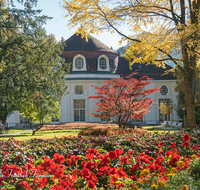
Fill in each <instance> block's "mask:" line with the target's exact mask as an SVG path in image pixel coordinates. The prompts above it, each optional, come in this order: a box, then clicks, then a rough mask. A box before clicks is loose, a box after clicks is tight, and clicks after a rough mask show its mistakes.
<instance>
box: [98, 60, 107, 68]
mask: <svg viewBox="0 0 200 190" xmlns="http://www.w3.org/2000/svg"><path fill="white" fill-rule="evenodd" d="M99 67H100V68H101V69H102V70H105V69H106V68H107V65H106V59H105V58H104V57H102V58H101V59H100V60H99Z"/></svg>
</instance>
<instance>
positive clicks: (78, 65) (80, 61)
mask: <svg viewBox="0 0 200 190" xmlns="http://www.w3.org/2000/svg"><path fill="white" fill-rule="evenodd" d="M86 70H87V69H86V59H85V57H84V56H83V55H80V54H78V55H76V56H75V57H74V59H73V68H72V71H86Z"/></svg>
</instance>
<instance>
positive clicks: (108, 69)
mask: <svg viewBox="0 0 200 190" xmlns="http://www.w3.org/2000/svg"><path fill="white" fill-rule="evenodd" d="M101 58H104V59H105V60H106V69H101V67H100V59H101ZM97 71H110V65H109V59H108V57H107V56H106V55H100V56H99V57H98V65H97Z"/></svg>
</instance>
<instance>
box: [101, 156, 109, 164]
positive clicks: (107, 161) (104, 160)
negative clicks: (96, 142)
mask: <svg viewBox="0 0 200 190" xmlns="http://www.w3.org/2000/svg"><path fill="white" fill-rule="evenodd" d="M101 156H102V157H101V159H100V165H102V166H106V165H108V164H109V163H110V160H109V159H108V156H107V154H103V155H101Z"/></svg>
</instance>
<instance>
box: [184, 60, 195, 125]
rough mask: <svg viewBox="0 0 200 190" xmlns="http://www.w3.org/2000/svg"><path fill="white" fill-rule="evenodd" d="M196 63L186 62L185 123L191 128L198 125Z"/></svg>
mask: <svg viewBox="0 0 200 190" xmlns="http://www.w3.org/2000/svg"><path fill="white" fill-rule="evenodd" d="M193 64H194V63H193V62H192V61H191V60H190V62H186V63H184V67H185V75H184V92H185V102H186V111H187V115H186V121H185V123H184V125H185V126H184V127H185V128H190V127H191V126H196V122H195V93H196V78H197V74H196V71H195V66H194V65H193Z"/></svg>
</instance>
